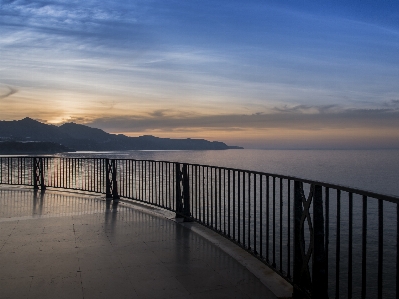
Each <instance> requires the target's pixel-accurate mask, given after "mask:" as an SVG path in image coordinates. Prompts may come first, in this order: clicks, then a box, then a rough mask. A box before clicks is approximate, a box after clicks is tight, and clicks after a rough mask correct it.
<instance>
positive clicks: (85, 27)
mask: <svg viewBox="0 0 399 299" xmlns="http://www.w3.org/2000/svg"><path fill="white" fill-rule="evenodd" d="M24 117H31V118H33V119H36V120H39V121H42V122H45V123H49V124H54V125H59V124H62V123H65V122H75V123H80V124H85V125H88V126H91V127H96V128H100V129H103V130H104V131H106V132H109V133H115V134H125V135H128V136H140V135H154V136H158V137H170V138H188V137H191V138H204V139H208V140H218V141H223V142H226V143H227V144H230V145H239V146H244V147H245V148H264V149H289V148H290V149H291V148H295V149H307V148H320V149H324V148H329V149H340V148H349V149H365V148H372V149H374V148H399V1H397V0H391V1H388V0H387V1H384V0H381V1H368V0H363V1H357V0H356V1H355V0H346V1H343V0H335V1H323V0H320V1H310V0H300V1H298V0H296V1H288V0H270V1H268V0H264V1H256V0H246V1H242V0H213V1H208V0H201V1H197V0H187V1H174V0H131V1H129V0H123V1H122V0H115V1H97V0H87V1H76V0H39V1H28V0H15V1H12V0H0V120H17V119H22V118H24Z"/></svg>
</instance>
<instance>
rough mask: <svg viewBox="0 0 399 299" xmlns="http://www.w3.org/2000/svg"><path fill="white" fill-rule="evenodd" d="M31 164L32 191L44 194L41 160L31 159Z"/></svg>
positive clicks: (44, 186)
mask: <svg viewBox="0 0 399 299" xmlns="http://www.w3.org/2000/svg"><path fill="white" fill-rule="evenodd" d="M32 164H33V189H35V190H39V185H40V190H41V191H42V192H44V191H45V190H46V185H45V184H44V170H43V158H36V157H33V158H32Z"/></svg>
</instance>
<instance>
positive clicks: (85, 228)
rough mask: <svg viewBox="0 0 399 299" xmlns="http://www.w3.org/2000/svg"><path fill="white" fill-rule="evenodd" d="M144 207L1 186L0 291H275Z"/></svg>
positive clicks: (14, 294)
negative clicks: (111, 203) (115, 204)
mask: <svg viewBox="0 0 399 299" xmlns="http://www.w3.org/2000/svg"><path fill="white" fill-rule="evenodd" d="M137 207H138V208H137ZM147 210H148V212H146V210H145V209H143V208H140V207H139V206H136V207H135V206H134V205H132V204H125V203H123V202H122V203H120V204H119V205H118V206H117V207H113V206H112V205H107V203H106V201H104V199H103V197H102V196H101V195H94V196H93V195H84V194H78V193H69V192H59V191H49V190H47V191H46V193H45V194H44V195H41V193H40V192H39V193H36V194H35V193H34V192H33V191H32V190H30V189H17V188H9V187H3V188H1V189H0V265H1V267H0V298H13V299H14V298H41V299H44V298H51V299H54V298H85V299H86V298H87V299H88V298H96V299H98V298H107V299H109V298H175V299H179V298H229V299H230V298H277V297H276V296H275V295H274V294H272V292H271V291H270V290H269V289H268V288H267V287H266V286H265V285H264V284H262V282H261V281H260V280H259V278H257V277H256V276H255V275H254V274H252V273H251V272H249V271H248V269H247V268H246V267H244V266H243V265H242V264H241V263H239V262H238V261H237V260H236V259H233V258H232V257H231V256H230V255H228V254H226V253H225V252H224V251H223V250H221V249H220V248H219V247H218V246H216V245H215V244H213V243H211V242H209V241H208V240H207V239H205V238H203V237H202V236H200V235H199V234H197V233H195V232H193V230H190V229H188V228H186V227H185V226H184V225H180V224H178V223H176V222H175V221H171V220H169V219H167V218H164V217H159V216H156V215H155V214H154V213H151V209H148V208H147ZM171 215H172V214H171ZM234 246H235V245H234ZM236 247H237V246H236Z"/></svg>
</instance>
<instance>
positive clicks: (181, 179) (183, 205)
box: [175, 163, 191, 221]
mask: <svg viewBox="0 0 399 299" xmlns="http://www.w3.org/2000/svg"><path fill="white" fill-rule="evenodd" d="M175 167H176V174H175V175H176V180H175V181H176V218H182V217H183V218H184V221H191V212H190V181H189V176H188V171H187V164H186V163H183V166H182V168H181V166H180V163H175Z"/></svg>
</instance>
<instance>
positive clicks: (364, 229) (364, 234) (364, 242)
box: [361, 195, 367, 299]
mask: <svg viewBox="0 0 399 299" xmlns="http://www.w3.org/2000/svg"><path fill="white" fill-rule="evenodd" d="M366 246H367V196H365V195H363V223H362V293H361V296H362V298H363V299H364V298H366V254H367V250H366Z"/></svg>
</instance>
